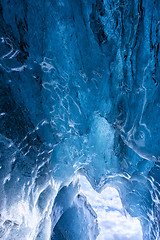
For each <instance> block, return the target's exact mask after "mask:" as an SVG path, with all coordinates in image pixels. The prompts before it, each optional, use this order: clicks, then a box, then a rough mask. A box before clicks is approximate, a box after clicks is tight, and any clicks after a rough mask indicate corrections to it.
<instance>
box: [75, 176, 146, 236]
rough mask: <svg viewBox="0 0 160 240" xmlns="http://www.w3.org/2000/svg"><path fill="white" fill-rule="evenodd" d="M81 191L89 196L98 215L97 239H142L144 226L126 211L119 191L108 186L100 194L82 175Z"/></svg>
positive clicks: (89, 200)
mask: <svg viewBox="0 0 160 240" xmlns="http://www.w3.org/2000/svg"><path fill="white" fill-rule="evenodd" d="M79 179H80V185H81V192H82V193H83V194H84V195H85V196H86V197H87V199H88V202H89V203H90V204H91V206H92V208H93V209H94V211H95V212H96V213H97V216H98V225H99V228H100V234H99V236H98V238H97V240H142V239H143V234H142V228H141V224H140V221H139V220H138V219H137V218H132V217H131V216H130V215H129V214H128V213H126V212H124V209H123V206H122V203H121V199H120V197H119V193H118V191H117V190H116V189H115V188H111V187H107V188H106V189H105V190H103V191H102V192H101V193H100V194H99V193H97V192H96V191H94V189H93V188H92V187H91V185H90V183H89V182H88V180H87V179H86V178H85V177H83V176H80V177H79Z"/></svg>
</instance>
